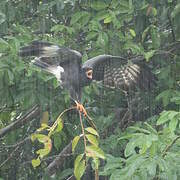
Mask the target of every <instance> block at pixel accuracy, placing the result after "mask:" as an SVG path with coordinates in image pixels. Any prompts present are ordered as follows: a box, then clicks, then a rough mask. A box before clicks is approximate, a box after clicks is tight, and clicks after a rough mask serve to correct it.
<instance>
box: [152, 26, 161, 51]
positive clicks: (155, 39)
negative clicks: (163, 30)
mask: <svg viewBox="0 0 180 180" xmlns="http://www.w3.org/2000/svg"><path fill="white" fill-rule="evenodd" d="M150 32H151V39H152V46H153V48H154V49H158V48H159V46H160V35H159V32H158V29H157V27H156V26H151V29H150Z"/></svg>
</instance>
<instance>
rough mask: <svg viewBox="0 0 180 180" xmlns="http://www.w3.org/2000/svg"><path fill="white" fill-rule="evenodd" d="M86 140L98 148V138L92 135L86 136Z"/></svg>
mask: <svg viewBox="0 0 180 180" xmlns="http://www.w3.org/2000/svg"><path fill="white" fill-rule="evenodd" d="M86 138H87V140H88V141H89V142H90V143H91V144H93V145H94V146H98V144H99V143H98V140H97V138H96V136H94V135H92V134H86Z"/></svg>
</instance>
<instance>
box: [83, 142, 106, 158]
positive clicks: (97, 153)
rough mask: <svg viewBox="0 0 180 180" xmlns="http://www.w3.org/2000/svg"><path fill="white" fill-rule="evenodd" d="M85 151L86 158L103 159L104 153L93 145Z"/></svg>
mask: <svg viewBox="0 0 180 180" xmlns="http://www.w3.org/2000/svg"><path fill="white" fill-rule="evenodd" d="M86 151H87V156H88V157H93V158H94V157H97V158H101V159H105V156H104V152H103V150H102V149H100V148H99V147H96V146H93V145H91V146H87V147H86Z"/></svg>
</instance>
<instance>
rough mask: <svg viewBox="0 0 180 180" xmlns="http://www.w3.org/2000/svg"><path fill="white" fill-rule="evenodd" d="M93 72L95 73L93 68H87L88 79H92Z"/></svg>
mask: <svg viewBox="0 0 180 180" xmlns="http://www.w3.org/2000/svg"><path fill="white" fill-rule="evenodd" d="M92 74H93V71H92V70H87V71H86V76H87V78H88V79H92Z"/></svg>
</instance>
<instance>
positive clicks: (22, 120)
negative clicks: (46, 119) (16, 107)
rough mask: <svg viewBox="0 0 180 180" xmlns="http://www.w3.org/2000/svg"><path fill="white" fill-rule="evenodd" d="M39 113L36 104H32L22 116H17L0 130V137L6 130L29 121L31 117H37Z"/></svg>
mask: <svg viewBox="0 0 180 180" xmlns="http://www.w3.org/2000/svg"><path fill="white" fill-rule="evenodd" d="M39 114H40V109H39V107H38V106H37V105H35V106H33V107H32V108H31V109H30V110H29V112H27V113H26V114H25V115H24V116H23V117H21V118H19V119H18V120H15V121H14V122H12V123H11V124H9V125H8V126H6V127H5V128H3V129H1V130H0V138H1V137H3V136H5V135H6V134H7V133H8V132H10V131H12V130H14V129H16V128H19V127H21V126H23V125H24V124H26V123H27V122H28V121H31V120H32V119H33V118H35V117H37V116H38V115H39Z"/></svg>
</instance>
